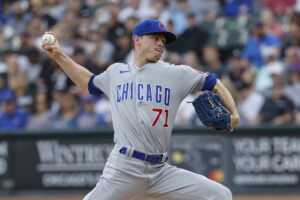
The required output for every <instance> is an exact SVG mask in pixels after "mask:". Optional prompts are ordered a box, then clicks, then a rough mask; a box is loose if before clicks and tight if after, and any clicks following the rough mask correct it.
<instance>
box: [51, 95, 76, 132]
mask: <svg viewBox="0 0 300 200" xmlns="http://www.w3.org/2000/svg"><path fill="white" fill-rule="evenodd" d="M58 103H59V113H58V114H57V115H56V116H55V117H54V120H53V123H52V125H51V128H53V129H67V128H75V127H76V119H77V116H78V108H77V106H76V100H75V97H74V95H73V94H71V93H70V92H66V93H65V94H64V95H62V96H61V97H60V99H59V102H58Z"/></svg>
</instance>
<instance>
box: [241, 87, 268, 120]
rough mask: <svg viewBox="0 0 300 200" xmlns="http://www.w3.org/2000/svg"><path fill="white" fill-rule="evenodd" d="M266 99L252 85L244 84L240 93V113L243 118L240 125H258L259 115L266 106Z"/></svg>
mask: <svg viewBox="0 0 300 200" xmlns="http://www.w3.org/2000/svg"><path fill="white" fill-rule="evenodd" d="M264 101H265V97H264V96H263V95H262V94H261V93H259V92H257V91H256V90H255V88H254V87H253V86H252V85H249V84H245V83H244V84H243V85H242V86H241V87H240V89H239V93H238V102H239V103H238V111H239V114H240V116H241V123H240V125H241V126H243V125H251V126H253V125H257V124H258V121H257V120H256V119H257V117H258V114H259V112H260V110H261V108H262V106H263V104H264Z"/></svg>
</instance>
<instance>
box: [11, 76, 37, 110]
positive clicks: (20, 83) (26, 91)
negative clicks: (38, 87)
mask: <svg viewBox="0 0 300 200" xmlns="http://www.w3.org/2000/svg"><path fill="white" fill-rule="evenodd" d="M8 86H9V88H10V89H11V90H12V91H14V93H15V94H16V97H17V100H16V102H17V105H18V107H20V108H22V109H24V110H26V111H27V112H29V113H30V112H31V109H32V103H33V96H34V95H35V88H29V86H28V82H27V80H26V77H25V76H24V75H14V76H10V77H9V80H8Z"/></svg>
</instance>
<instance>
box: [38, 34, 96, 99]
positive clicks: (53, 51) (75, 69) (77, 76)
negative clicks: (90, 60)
mask: <svg viewBox="0 0 300 200" xmlns="http://www.w3.org/2000/svg"><path fill="white" fill-rule="evenodd" d="M46 33H50V34H52V35H53V36H54V38H55V42H54V44H45V45H42V47H43V49H44V50H45V51H46V53H47V54H48V55H49V56H50V57H51V58H52V59H53V60H54V61H55V62H56V63H57V64H58V65H59V66H60V67H61V68H62V69H63V71H64V72H65V73H66V74H67V75H68V77H69V78H70V79H71V80H72V81H73V82H74V83H75V84H76V85H77V86H78V87H79V88H80V89H81V90H82V91H84V92H86V93H89V90H88V83H89V81H90V78H91V76H92V75H93V74H92V73H91V72H90V71H89V70H87V69H86V68H84V67H83V66H81V65H79V64H77V63H76V62H75V61H74V60H72V59H71V58H70V57H69V56H68V55H67V54H65V53H64V52H63V51H62V49H61V47H60V45H59V42H58V40H57V38H56V36H55V34H54V33H53V32H51V31H50V32H45V34H46Z"/></svg>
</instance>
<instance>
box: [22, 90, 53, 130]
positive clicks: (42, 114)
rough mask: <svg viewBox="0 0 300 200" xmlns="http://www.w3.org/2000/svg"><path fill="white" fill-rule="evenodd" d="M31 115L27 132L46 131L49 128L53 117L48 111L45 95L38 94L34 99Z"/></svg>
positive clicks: (43, 93)
mask: <svg viewBox="0 0 300 200" xmlns="http://www.w3.org/2000/svg"><path fill="white" fill-rule="evenodd" d="M33 105H34V108H33V115H32V116H31V117H30V119H29V122H28V124H27V127H26V128H27V129H28V130H46V129H49V128H51V124H52V120H53V117H52V116H51V114H50V112H49V111H48V101H47V94H46V93H45V92H39V93H37V95H36V96H35V98H34V104H33Z"/></svg>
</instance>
